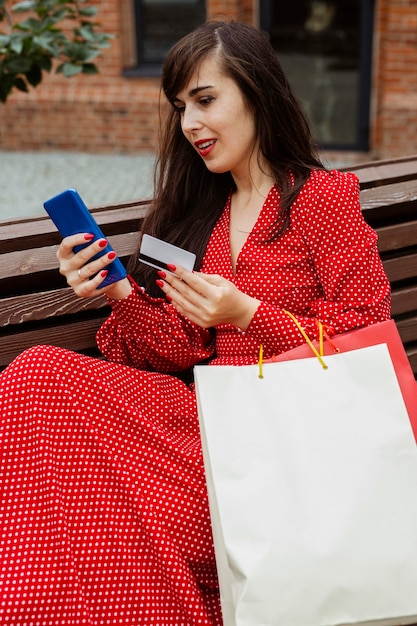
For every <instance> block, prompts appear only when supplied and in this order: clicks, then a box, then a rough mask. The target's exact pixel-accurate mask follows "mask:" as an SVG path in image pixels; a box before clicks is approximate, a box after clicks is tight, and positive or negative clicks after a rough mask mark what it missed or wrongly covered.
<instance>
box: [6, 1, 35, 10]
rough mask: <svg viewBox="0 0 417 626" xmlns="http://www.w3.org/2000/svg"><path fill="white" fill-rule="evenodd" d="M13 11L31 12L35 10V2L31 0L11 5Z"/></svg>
mask: <svg viewBox="0 0 417 626" xmlns="http://www.w3.org/2000/svg"><path fill="white" fill-rule="evenodd" d="M12 8H13V11H21V12H23V11H33V10H34V9H35V8H36V2H33V0H24V2H18V3H17V4H14V5H13V7H12Z"/></svg>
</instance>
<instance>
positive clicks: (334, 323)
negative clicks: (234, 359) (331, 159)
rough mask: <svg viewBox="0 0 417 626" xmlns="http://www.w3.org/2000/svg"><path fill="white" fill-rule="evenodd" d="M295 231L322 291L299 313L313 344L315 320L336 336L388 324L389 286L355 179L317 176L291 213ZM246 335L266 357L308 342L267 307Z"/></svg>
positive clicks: (279, 311)
mask: <svg viewBox="0 0 417 626" xmlns="http://www.w3.org/2000/svg"><path fill="white" fill-rule="evenodd" d="M291 225H292V227H293V228H294V229H295V230H297V231H298V232H299V233H300V234H301V237H302V239H303V240H304V242H305V245H306V246H307V248H308V250H309V255H310V259H311V264H312V266H313V268H314V272H315V274H316V276H317V280H318V283H319V285H320V297H318V298H317V299H315V300H313V301H312V302H310V304H309V306H308V307H307V309H306V310H304V311H303V312H302V314H299V312H297V313H296V318H297V320H298V321H299V322H300V324H301V325H302V326H303V328H304V329H305V330H306V332H307V334H308V335H309V336H310V337H311V338H317V335H318V329H317V324H316V320H315V318H317V319H319V320H320V321H321V322H323V323H324V324H327V325H328V326H329V327H330V328H331V329H332V331H333V332H334V333H341V332H345V331H348V330H352V329H354V328H357V327H360V326H366V325H368V324H373V323H376V322H379V321H384V320H387V319H389V317H390V304H391V301H390V284H389V281H388V278H387V276H386V274H385V271H384V268H383V265H382V262H381V259H380V256H379V253H378V249H377V235H376V233H375V231H374V230H373V229H372V228H371V227H370V226H369V225H368V224H367V223H366V222H365V220H364V218H363V215H362V211H361V207H360V203H359V181H358V179H357V177H356V176H355V175H354V174H345V173H341V172H336V171H333V172H317V173H313V175H312V177H311V180H310V181H309V184H307V189H305V190H302V191H301V193H300V194H299V196H298V198H297V200H296V203H295V204H294V206H293V208H292V211H291ZM291 312H292V313H293V314H294V313H295V312H294V311H291ZM247 333H248V334H250V335H252V336H253V337H256V338H257V340H259V342H260V343H263V345H264V349H265V351H266V353H275V354H279V353H280V352H283V351H285V350H289V349H291V348H294V347H296V346H297V345H300V344H301V343H302V342H303V341H304V340H303V339H302V337H301V335H300V333H299V331H298V330H297V328H296V326H295V324H294V322H293V321H292V320H291V319H290V317H289V316H288V315H287V314H286V313H285V312H284V311H283V310H282V309H280V308H278V307H275V306H273V305H270V304H268V303H266V302H262V303H261V304H260V306H259V307H258V310H257V312H256V313H255V315H254V317H253V319H252V321H251V323H250V325H249V328H248V329H247Z"/></svg>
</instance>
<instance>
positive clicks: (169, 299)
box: [165, 294, 172, 302]
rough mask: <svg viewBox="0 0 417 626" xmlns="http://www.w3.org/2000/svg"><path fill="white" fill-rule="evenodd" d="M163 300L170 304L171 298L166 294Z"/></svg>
mask: <svg viewBox="0 0 417 626" xmlns="http://www.w3.org/2000/svg"><path fill="white" fill-rule="evenodd" d="M165 298H166V299H167V300H168V302H172V298H171V296H168V295H167V294H165Z"/></svg>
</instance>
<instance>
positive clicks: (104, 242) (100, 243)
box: [98, 239, 107, 248]
mask: <svg viewBox="0 0 417 626" xmlns="http://www.w3.org/2000/svg"><path fill="white" fill-rule="evenodd" d="M98 245H99V246H100V248H105V247H106V246H107V241H106V240H105V239H100V241H99V242H98Z"/></svg>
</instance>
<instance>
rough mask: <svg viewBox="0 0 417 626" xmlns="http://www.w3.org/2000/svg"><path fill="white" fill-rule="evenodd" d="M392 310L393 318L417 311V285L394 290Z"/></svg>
mask: <svg viewBox="0 0 417 626" xmlns="http://www.w3.org/2000/svg"><path fill="white" fill-rule="evenodd" d="M391 308H392V315H393V317H395V316H397V315H403V314H404V313H412V312H415V311H417V284H416V285H413V286H411V287H404V288H402V289H393V290H392V295H391ZM416 335H417V329H416ZM416 338H417V337H416Z"/></svg>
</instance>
